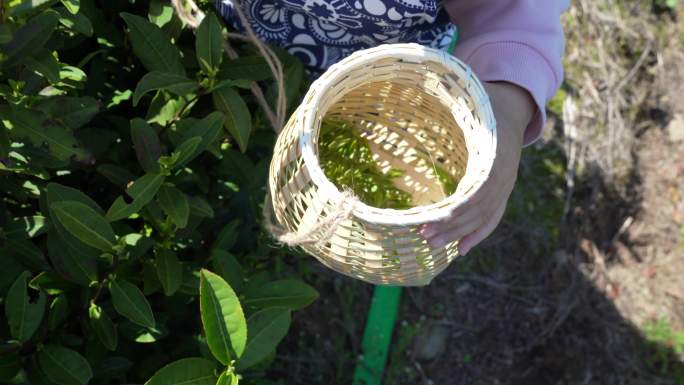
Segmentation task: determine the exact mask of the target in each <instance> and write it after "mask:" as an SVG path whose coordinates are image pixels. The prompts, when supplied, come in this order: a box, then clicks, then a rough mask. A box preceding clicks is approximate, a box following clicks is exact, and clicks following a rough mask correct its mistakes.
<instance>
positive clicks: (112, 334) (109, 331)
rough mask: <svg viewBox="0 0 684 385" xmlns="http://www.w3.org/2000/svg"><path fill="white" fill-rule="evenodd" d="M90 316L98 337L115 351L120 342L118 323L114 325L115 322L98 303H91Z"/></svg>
mask: <svg viewBox="0 0 684 385" xmlns="http://www.w3.org/2000/svg"><path fill="white" fill-rule="evenodd" d="M88 317H89V318H90V326H91V327H92V328H93V330H94V331H95V335H96V336H97V339H98V340H100V342H102V345H104V347H105V348H107V349H109V350H111V351H115V350H116V346H117V344H118V335H117V332H116V325H114V322H112V320H111V319H110V318H109V316H108V315H107V313H105V312H104V310H102V308H101V307H99V306H98V305H96V304H94V303H91V304H90V308H89V309H88Z"/></svg>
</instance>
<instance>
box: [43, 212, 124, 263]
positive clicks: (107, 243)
mask: <svg viewBox="0 0 684 385" xmlns="http://www.w3.org/2000/svg"><path fill="white" fill-rule="evenodd" d="M52 210H54V212H55V215H56V217H57V220H58V221H59V222H60V223H61V224H62V226H64V228H65V229H66V230H67V231H68V232H69V233H71V234H72V235H73V236H75V237H76V238H78V240H80V241H81V242H83V243H85V244H86V245H88V246H91V247H94V248H96V249H99V250H102V251H110V250H111V249H112V247H114V244H116V236H115V235H114V230H112V226H111V225H110V224H109V222H107V220H106V219H105V218H104V217H103V216H102V215H101V214H99V213H98V212H97V211H95V210H93V209H91V208H90V207H88V206H87V205H84V204H83V203H80V202H76V201H62V202H57V203H55V204H53V206H52Z"/></svg>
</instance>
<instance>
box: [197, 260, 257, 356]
mask: <svg viewBox="0 0 684 385" xmlns="http://www.w3.org/2000/svg"><path fill="white" fill-rule="evenodd" d="M200 313H201V317H202V325H203V326H204V333H205V335H206V338H207V344H208V345H209V349H210V350H211V353H212V354H213V355H214V357H216V359H217V360H219V361H220V362H221V363H223V364H224V365H228V363H229V362H230V360H231V357H232V358H239V357H240V356H241V355H242V352H243V351H244V350H245V343H246V341H247V324H246V322H245V316H244V314H243V313H242V307H241V306H240V301H239V300H238V298H237V296H236V295H235V292H234V291H233V289H231V288H230V286H229V285H228V284H227V283H226V281H224V280H223V278H221V277H219V276H218V275H216V274H214V273H212V272H210V271H208V270H202V272H201V273H200Z"/></svg>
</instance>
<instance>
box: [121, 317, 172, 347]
mask: <svg viewBox="0 0 684 385" xmlns="http://www.w3.org/2000/svg"><path fill="white" fill-rule="evenodd" d="M160 329H161V330H160ZM120 330H121V335H122V336H123V337H124V338H126V339H128V340H131V341H135V342H136V343H139V344H152V343H155V342H158V341H161V340H162V339H163V338H165V337H166V336H167V335H168V330H167V329H166V328H164V327H163V326H160V327H159V328H148V327H144V326H140V325H136V324H134V323H133V322H130V321H126V322H123V323H122V324H121V327H120Z"/></svg>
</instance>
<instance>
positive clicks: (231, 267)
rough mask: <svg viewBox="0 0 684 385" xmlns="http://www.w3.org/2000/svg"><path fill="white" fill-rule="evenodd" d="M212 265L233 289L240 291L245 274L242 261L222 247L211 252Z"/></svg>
mask: <svg viewBox="0 0 684 385" xmlns="http://www.w3.org/2000/svg"><path fill="white" fill-rule="evenodd" d="M211 267H212V269H214V271H215V272H216V273H217V274H218V275H220V276H221V277H222V278H223V279H225V280H226V282H228V284H229V285H230V287H232V288H233V290H235V291H237V292H239V291H240V290H241V289H242V286H243V284H244V279H245V275H244V272H243V271H242V266H241V265H240V262H238V260H237V259H236V258H235V257H234V256H233V254H231V253H229V252H227V251H223V250H220V249H216V250H214V252H213V253H212V254H211Z"/></svg>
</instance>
